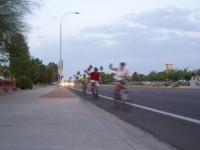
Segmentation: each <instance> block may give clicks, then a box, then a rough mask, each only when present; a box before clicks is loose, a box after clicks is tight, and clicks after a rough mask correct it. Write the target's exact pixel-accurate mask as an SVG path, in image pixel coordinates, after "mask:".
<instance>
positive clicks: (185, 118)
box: [70, 87, 200, 124]
mask: <svg viewBox="0 0 200 150" xmlns="http://www.w3.org/2000/svg"><path fill="white" fill-rule="evenodd" d="M70 88H71V87H70ZM71 89H74V90H77V91H82V90H80V89H77V88H71ZM87 93H89V94H92V93H91V92H87ZM99 97H103V98H106V99H109V100H114V99H113V98H110V97H107V96H103V95H99ZM127 104H129V105H132V106H135V107H138V108H142V109H145V110H149V111H153V112H156V113H159V114H163V115H167V116H171V117H174V118H178V119H181V120H185V121H189V122H193V123H197V124H200V120H197V119H193V118H189V117H184V116H180V115H176V114H172V113H169V112H166V111H161V110H157V109H153V108H149V107H145V106H141V105H137V104H133V103H127Z"/></svg>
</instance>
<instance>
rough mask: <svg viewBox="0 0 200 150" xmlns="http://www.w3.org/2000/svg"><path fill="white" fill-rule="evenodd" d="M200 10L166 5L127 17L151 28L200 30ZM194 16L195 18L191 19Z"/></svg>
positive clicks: (126, 17)
mask: <svg viewBox="0 0 200 150" xmlns="http://www.w3.org/2000/svg"><path fill="white" fill-rule="evenodd" d="M199 13H200V10H193V11H192V10H189V9H179V8H175V7H166V8H164V9H156V10H151V11H146V12H144V13H141V14H139V15H132V14H130V15H127V16H125V19H127V20H129V21H132V22H135V23H139V24H141V25H145V26H148V27H150V28H159V29H169V30H182V31H200V17H199ZM191 18H193V19H191Z"/></svg>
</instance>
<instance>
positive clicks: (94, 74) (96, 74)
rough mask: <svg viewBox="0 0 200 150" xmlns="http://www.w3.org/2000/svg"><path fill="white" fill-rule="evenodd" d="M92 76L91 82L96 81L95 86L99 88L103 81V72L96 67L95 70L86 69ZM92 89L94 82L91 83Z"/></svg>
mask: <svg viewBox="0 0 200 150" xmlns="http://www.w3.org/2000/svg"><path fill="white" fill-rule="evenodd" d="M85 72H86V73H87V74H88V75H89V76H90V82H91V83H95V88H96V89H97V90H98V88H99V82H100V81H101V74H100V73H99V72H98V68H97V67H95V68H94V71H93V72H89V71H87V70H86V71H85ZM91 89H92V84H91Z"/></svg>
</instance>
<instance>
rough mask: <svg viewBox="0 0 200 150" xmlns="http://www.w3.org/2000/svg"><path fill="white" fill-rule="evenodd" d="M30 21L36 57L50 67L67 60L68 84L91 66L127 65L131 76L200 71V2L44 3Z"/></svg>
mask: <svg viewBox="0 0 200 150" xmlns="http://www.w3.org/2000/svg"><path fill="white" fill-rule="evenodd" d="M42 4H43V6H42V7H41V9H40V10H36V11H35V14H36V15H35V16H32V17H31V18H29V19H28V23H29V24H30V25H31V26H32V30H31V32H30V33H29V34H28V35H27V37H28V44H29V47H30V53H31V55H32V56H33V57H34V58H39V59H40V60H43V63H44V64H48V63H49V62H55V63H57V62H58V60H59V59H60V20H61V17H62V16H63V15H64V14H65V13H68V12H79V13H80V14H78V15H77V14H67V15H66V16H65V17H64V18H63V21H62V53H61V54H62V60H63V61H64V72H63V75H64V79H68V78H69V77H70V76H73V75H74V74H76V73H77V71H80V72H81V73H82V74H83V70H85V69H87V68H88V66H89V65H90V64H92V65H93V66H96V67H98V68H99V67H100V66H103V68H104V70H103V71H104V72H107V73H110V72H111V71H110V70H109V68H108V66H109V64H110V63H113V64H114V66H118V64H119V62H126V63H127V66H126V67H127V69H128V70H129V72H130V74H132V73H133V72H135V71H136V72H138V73H143V74H148V73H149V72H150V71H153V70H155V71H157V72H160V71H164V70H165V64H166V63H173V64H174V68H178V69H184V68H187V67H188V66H189V68H188V69H189V70H193V69H200V1H199V0H151V1H149V0H76V1H75V0H43V1H42Z"/></svg>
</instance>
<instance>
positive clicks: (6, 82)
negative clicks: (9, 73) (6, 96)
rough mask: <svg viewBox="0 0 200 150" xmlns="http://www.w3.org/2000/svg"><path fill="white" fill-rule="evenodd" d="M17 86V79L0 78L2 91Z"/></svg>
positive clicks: (0, 89)
mask: <svg viewBox="0 0 200 150" xmlns="http://www.w3.org/2000/svg"><path fill="white" fill-rule="evenodd" d="M13 88H15V81H13V80H0V91H3V90H4V89H6V90H12V89H13Z"/></svg>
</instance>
